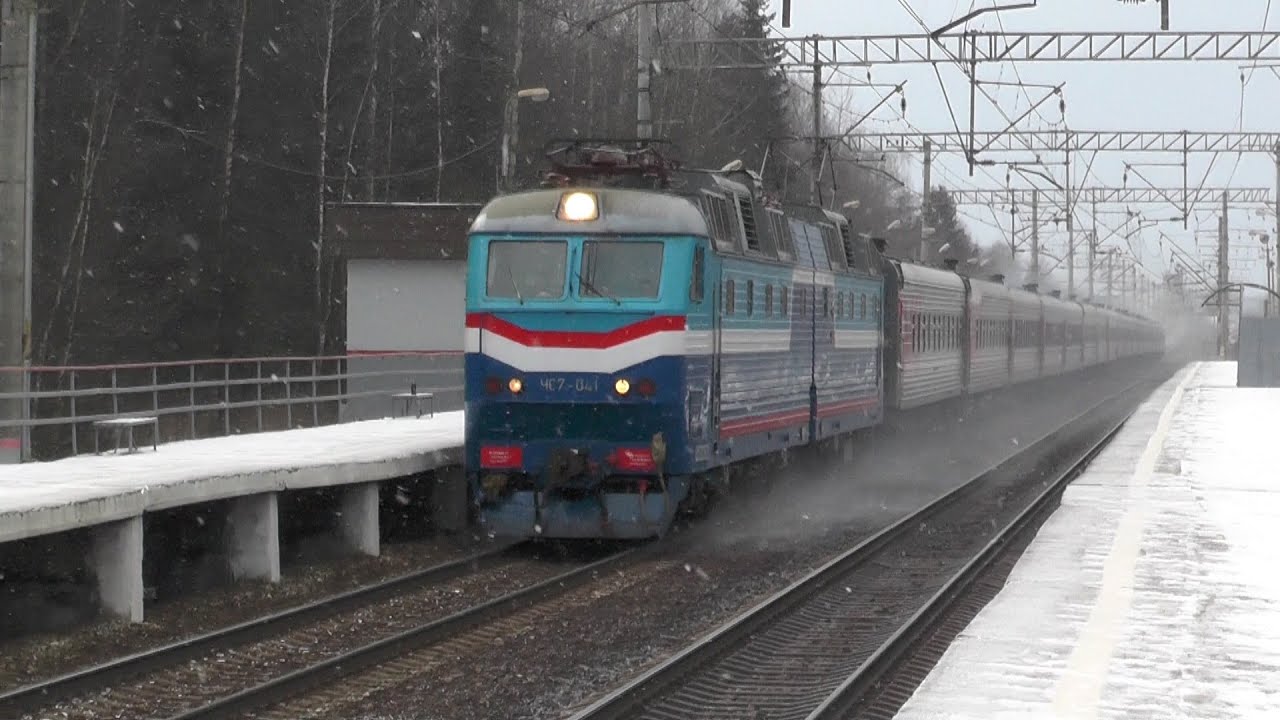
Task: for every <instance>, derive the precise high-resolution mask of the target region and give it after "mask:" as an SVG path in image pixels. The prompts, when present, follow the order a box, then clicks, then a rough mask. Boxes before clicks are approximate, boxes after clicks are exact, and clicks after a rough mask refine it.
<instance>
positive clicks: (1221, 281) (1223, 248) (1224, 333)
mask: <svg viewBox="0 0 1280 720" xmlns="http://www.w3.org/2000/svg"><path fill="white" fill-rule="evenodd" d="M1227 231H1228V226H1227V196H1226V195H1225V194H1224V195H1223V196H1222V216H1221V217H1219V218H1218V288H1217V289H1218V357H1219V358H1221V359H1223V360H1225V359H1226V358H1227V346H1228V345H1229V344H1230V341H1231V336H1230V334H1229V332H1228V328H1227V324H1228V322H1229V319H1228V317H1227V310H1228V307H1227V306H1228V304H1229V303H1228V302H1227V298H1228V295H1227V289H1226V288H1227V284H1228V283H1230V282H1231V273H1230V272H1229V270H1230V268H1229V267H1228V265H1227V250H1228V247H1229V243H1230V239H1229V238H1228V236H1227Z"/></svg>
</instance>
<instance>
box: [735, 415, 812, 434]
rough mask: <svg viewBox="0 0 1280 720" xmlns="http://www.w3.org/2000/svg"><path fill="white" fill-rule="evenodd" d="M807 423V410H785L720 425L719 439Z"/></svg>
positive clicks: (736, 419) (737, 419)
mask: <svg viewBox="0 0 1280 720" xmlns="http://www.w3.org/2000/svg"><path fill="white" fill-rule="evenodd" d="M807 422H809V410H808V409H807V408H806V409H804V410H787V411H785V412H780V413H774V414H772V415H754V416H751V417H745V418H735V419H733V420H729V421H726V422H723V423H721V424H720V437H736V436H738V435H749V434H751V433H758V432H765V431H766V430H775V429H777V428H780V427H787V426H795V425H802V424H804V423H807Z"/></svg>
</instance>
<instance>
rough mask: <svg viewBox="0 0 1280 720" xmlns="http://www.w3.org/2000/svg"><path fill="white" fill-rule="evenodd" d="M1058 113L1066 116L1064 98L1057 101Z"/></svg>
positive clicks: (1065, 100) (1065, 101)
mask: <svg viewBox="0 0 1280 720" xmlns="http://www.w3.org/2000/svg"><path fill="white" fill-rule="evenodd" d="M1058 112H1060V113H1062V114H1063V115H1066V114H1067V99H1066V98H1062V99H1061V100H1059V101H1058Z"/></svg>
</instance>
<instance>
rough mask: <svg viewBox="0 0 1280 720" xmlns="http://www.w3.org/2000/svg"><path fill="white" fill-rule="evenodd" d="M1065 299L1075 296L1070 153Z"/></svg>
mask: <svg viewBox="0 0 1280 720" xmlns="http://www.w3.org/2000/svg"><path fill="white" fill-rule="evenodd" d="M1066 176H1067V299H1068V300H1070V299H1072V298H1074V297H1075V294H1076V231H1075V222H1074V218H1075V214H1076V212H1075V207H1074V206H1073V205H1072V202H1071V201H1072V197H1071V152H1070V151H1068V152H1067V170H1066Z"/></svg>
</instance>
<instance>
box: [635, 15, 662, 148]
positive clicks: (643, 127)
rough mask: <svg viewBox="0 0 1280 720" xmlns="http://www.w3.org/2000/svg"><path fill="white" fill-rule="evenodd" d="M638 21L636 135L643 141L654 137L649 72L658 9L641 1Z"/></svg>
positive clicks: (651, 62)
mask: <svg viewBox="0 0 1280 720" xmlns="http://www.w3.org/2000/svg"><path fill="white" fill-rule="evenodd" d="M639 12H640V17H639V19H638V21H637V22H636V137H638V138H640V140H641V141H642V142H643V141H645V140H649V139H650V138H652V137H653V115H652V111H651V109H650V105H649V79H650V77H649V74H650V72H652V70H653V32H654V28H655V27H656V26H657V24H658V9H657V7H656V6H654V5H653V4H652V3H647V2H646V3H641V4H640V8H639Z"/></svg>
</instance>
